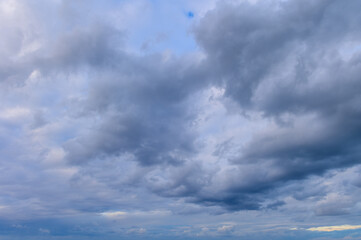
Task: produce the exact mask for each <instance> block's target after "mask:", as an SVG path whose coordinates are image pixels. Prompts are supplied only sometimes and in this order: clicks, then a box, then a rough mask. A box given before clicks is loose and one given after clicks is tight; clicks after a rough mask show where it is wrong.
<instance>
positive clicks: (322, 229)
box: [307, 225, 361, 232]
mask: <svg viewBox="0 0 361 240" xmlns="http://www.w3.org/2000/svg"><path fill="white" fill-rule="evenodd" d="M360 228H361V225H339V226H324V227H313V228H308V229H307V230H308V231H313V232H333V231H344V230H354V229H360Z"/></svg>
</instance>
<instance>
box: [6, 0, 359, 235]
mask: <svg viewBox="0 0 361 240" xmlns="http://www.w3.org/2000/svg"><path fill="white" fill-rule="evenodd" d="M202 2H204V1H202ZM114 4H115V3H112V1H109V2H106V3H104V4H100V5H99V3H97V2H96V1H89V2H87V3H86V2H85V1H79V2H77V3H73V2H72V1H43V0H39V1H34V2H25V1H21V0H3V1H0V35H1V36H2V37H1V38H2V41H0V42H1V43H0V59H1V60H0V158H1V162H0V173H1V174H0V185H1V188H0V193H1V194H0V195H1V197H0V206H6V207H4V208H1V207H0V218H1V219H26V220H28V219H30V218H36V219H43V218H51V217H52V216H58V217H62V218H67V217H69V216H86V217H88V216H91V218H92V219H98V220H99V219H100V220H99V221H100V222H102V221H112V220H114V222H115V223H118V222H125V220H126V219H131V220H129V221H130V222H132V221H133V222H135V220H134V219H136V220H139V219H146V222H147V223H148V224H149V222H151V220H150V219H151V218H154V219H155V222H157V221H160V220H159V219H163V220H164V219H167V220H169V221H170V222H172V223H176V224H179V222H178V220H175V219H174V218H176V217H175V216H180V215H181V216H182V217H181V218H182V219H183V218H187V215H190V214H198V215H199V216H201V218H202V219H204V221H206V220H208V219H207V217H204V216H205V215H204V214H212V216H214V217H215V218H217V219H219V220H220V222H227V221H225V220H227V219H223V218H228V217H229V218H231V217H230V216H232V218H233V217H234V218H236V220H237V218H240V215H237V214H240V211H242V212H241V213H242V214H248V215H247V216H251V215H252V214H253V212H256V213H257V214H263V213H265V214H266V215H267V214H275V216H277V217H276V218H277V219H278V220H279V221H280V222H283V221H284V218H285V217H284V215H283V216H280V215H282V214H285V215H287V217H289V218H292V219H293V220H294V219H296V220H294V221H299V219H309V218H311V217H310V216H312V218H313V219H319V218H320V217H325V218H332V217H345V218H346V217H347V216H353V217H354V216H356V215H357V214H358V213H359V212H360V211H361V209H360V205H359V202H360V200H361V199H360V197H359V193H360V191H361V188H360V186H361V184H360V182H361V180H360V179H361V177H360V172H361V171H360V161H359V159H360V157H361V152H360V149H361V141H360V140H361V131H360V130H361V124H360V121H359V119H360V117H361V111H360V110H361V109H360V103H361V98H360V94H359V93H360V90H361V81H360V80H359V76H360V73H361V72H360V71H361V70H360V69H361V67H360V63H361V61H360V60H361V58H360V56H361V55H360V46H359V40H360V37H361V36H360V32H361V31H360V30H361V29H360V24H359V23H360V21H361V16H360V14H359V11H360V9H361V2H360V1H357V0H349V1H347V2H341V1H332V0H320V1H311V0H307V1H302V3H301V2H299V1H294V0H292V1H276V0H267V1H251V2H250V1H219V2H218V3H215V1H207V3H204V4H200V5H198V4H196V3H190V2H187V4H186V6H185V8H189V9H190V8H193V9H190V10H188V9H186V11H192V12H193V11H194V13H195V17H194V18H192V20H190V19H184V11H185V10H184V9H181V10H179V16H180V17H181V19H183V20H184V21H188V22H187V23H184V24H185V25H182V27H185V26H190V25H189V21H193V20H194V22H193V26H192V29H191V32H190V33H189V34H191V35H188V37H189V39H188V40H189V41H191V42H192V41H196V43H195V44H197V47H195V48H194V49H193V50H192V52H182V54H179V51H178V50H179V49H178V50H177V49H167V48H165V49H162V50H160V51H159V52H157V51H150V50H149V49H148V50H146V48H151V46H150V45H149V46H148V47H144V46H145V45H144V44H143V45H144V46H143V47H142V43H145V42H147V39H158V38H159V36H167V38H166V40H164V39H165V38H164V39H163V40H164V41H171V39H172V37H171V36H175V35H177V34H175V35H174V33H172V32H171V31H169V32H168V34H169V35H167V33H164V32H159V31H158V28H156V29H150V30H149V31H150V32H152V33H154V34H153V35H154V36H149V37H148V36H147V37H144V36H145V34H146V33H145V32H144V29H143V28H140V29H142V30H141V31H140V32H136V31H137V30H136V26H139V25H140V24H141V22H142V21H143V20H144V19H150V18H149V16H152V14H153V16H155V13H154V12H152V11H154V9H156V8H155V7H154V6H153V5H152V4H156V3H148V2H145V1H136V3H135V4H133V3H132V1H125V2H124V3H122V4H119V5H117V4H115V5H114ZM201 5H202V6H201ZM164 6H168V5H164ZM177 6H178V5H177ZM168 7H169V6H168ZM44 9H46V11H45V10H44ZM80 9H82V10H84V11H80ZM96 9H98V10H96ZM166 9H168V10H169V11H172V12H173V11H174V12H177V11H176V10H175V9H174V7H173V8H170V7H169V8H166ZM85 12H88V14H85ZM143 12H144V13H147V14H145V15H146V16H144V19H143V20H142V19H137V18H138V16H140V13H143ZM129 19H130V20H132V21H130V23H129V26H128V25H127V24H125V22H126V20H129ZM155 19H158V18H155ZM160 19H162V18H160ZM183 20H174V21H175V22H174V24H175V23H177V24H178V23H182V21H183ZM144 21H145V20H144ZM154 21H155V20H154ZM162 21H163V20H162ZM158 23H159V22H157V24H158ZM187 24H188V25H187ZM157 26H158V25H157ZM159 26H160V25H159ZM168 27H169V26H168V25H167V28H168ZM167 28H166V27H165V28H164V29H163V30H164V31H165V29H167ZM173 28H174V27H173ZM182 34H183V35H186V33H182ZM183 35H182V36H183ZM139 36H143V37H144V39H141V40H139V39H137V41H135V40H134V38H136V37H138V38H142V37H139ZM183 37H184V36H183ZM163 40H162V41H163ZM129 42H131V43H129ZM134 42H139V46H138V48H139V49H136V46H135V45H134ZM154 42H158V40H154ZM152 43H153V42H152ZM154 44H155V43H154ZM157 44H158V43H157ZM183 47H184V49H185V48H187V47H188V45H187V46H183ZM181 48H182V47H180V49H181ZM153 50H154V49H153ZM54 186H59V187H54ZM154 209H162V210H159V211H158V210H157V211H155V210H154ZM232 214H233V215H232ZM265 218H266V219H267V220H269V219H268V217H267V216H266V217H265ZM188 220H189V219H188ZM67 221H68V220H67ZM179 221H180V220H179ZM183 221H185V220H184V219H183ZM133 222H132V223H133ZM157 223H159V222H157ZM129 224H130V223H129ZM265 224H266V223H265ZM335 224H339V223H335ZM40 225H41V224H39V226H36V228H34V229H35V230H37V231H36V232H39V231H40V230H39V229H43V230H44V231H40V232H42V233H46V231H48V232H47V233H49V234H52V233H53V232H54V231H53V229H52V228H51V227H48V226H43V227H41V226H40ZM137 226H138V225H137ZM142 226H143V225H142ZM205 226H206V225H205ZM272 226H273V225H272ZM111 227H113V225H111ZM128 227H130V228H129V229H128V230H124V229H122V230H119V229H118V230H114V229H116V226H115V227H114V229H113V230H109V229H106V230H104V229H99V231H103V232H106V231H108V230H109V231H114V232H117V231H120V232H122V233H123V234H127V233H128V234H130V233H133V234H134V233H136V234H150V232H151V231H149V230H148V227H147V228H146V227H141V228H139V227H134V225H129V226H128ZM347 227H350V226H341V227H338V228H337V227H328V228H310V229H308V230H310V231H328V230H329V229H340V228H347ZM353 227H354V226H353ZM48 229H49V230H48ZM145 229H147V230H145ZM199 229H203V230H199ZM199 229H198V230H197V231H198V232H197V231H195V230H194V231H193V232H192V231H191V230H190V231H191V232H192V233H194V234H200V235H202V234H203V235H205V234H208V233H209V232H211V233H212V234H213V235H214V236H218V235H219V234H234V233H235V232H237V231H236V230H237V226H236V225H234V224H215V225H214V226H213V227H211V228H210V227H204V226H203V228H202V227H200V228H199ZM287 229H289V228H287ZM311 229H312V230H311ZM320 229H321V230H320ZM322 229H327V230H322ZM45 230H46V231H45ZM330 231H331V230H330ZM195 232H197V233H195ZM239 232H241V231H238V233H239ZM217 234H218V235H217Z"/></svg>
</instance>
